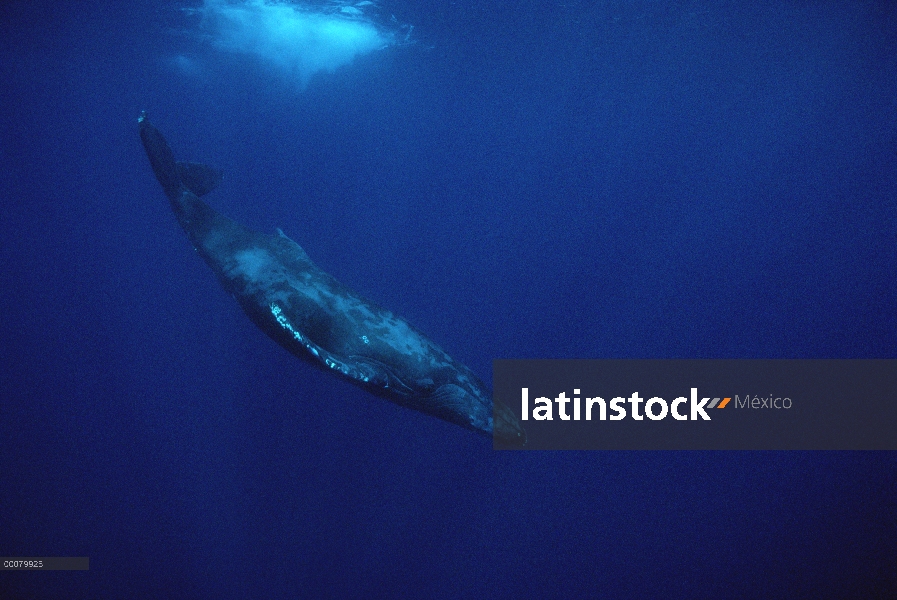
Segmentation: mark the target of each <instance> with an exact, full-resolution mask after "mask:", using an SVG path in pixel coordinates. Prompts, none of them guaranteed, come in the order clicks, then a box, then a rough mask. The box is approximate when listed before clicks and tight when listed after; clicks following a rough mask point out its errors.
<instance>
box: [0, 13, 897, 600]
mask: <svg viewBox="0 0 897 600" xmlns="http://www.w3.org/2000/svg"><path fill="white" fill-rule="evenodd" d="M305 6H306V7H308V6H311V5H305ZM265 7H270V5H268V4H263V3H259V2H248V3H210V4H207V5H205V6H204V7H203V5H201V4H199V3H164V2H149V1H143V2H131V3H127V4H124V3H107V2H83V3H73V4H59V3H50V2H46V1H44V0H38V1H36V2H24V1H11V2H5V3H3V4H2V5H0V28H2V29H0V106H2V109H0V168H2V177H0V198H2V201H0V554H2V555H5V556H89V557H90V561H91V568H90V570H89V571H82V572H52V573H50V572H46V573H19V572H15V573H13V572H5V573H0V598H144V597H166V598H210V597H214V598H253V597H271V598H321V597H332V598H356V597H357V598H371V597H382V598H388V597H414V598H459V597H460V598H519V597H534V598H537V597H589V598H591V597H611V598H628V597H638V598H644V597H665V598H734V597H743V598H754V597H763V598H848V597H853V598H860V597H867V598H891V597H894V596H895V594H897V455H895V453H884V452H878V453H866V452H815V453H814V452H762V453H750V452H678V453H674V452H592V453H574V452H556V453H541V452H515V453H500V452H495V451H493V450H492V449H491V443H490V442H489V440H487V439H486V438H483V437H480V436H477V435H474V434H472V433H470V432H468V431H466V430H463V429H461V428H458V427H456V426H454V425H450V424H447V423H444V422H442V421H438V420H436V419H433V418H431V417H427V416H424V415H421V414H418V413H416V412H412V411H408V410H405V409H402V408H399V407H397V406H395V405H392V404H390V403H388V402H385V401H383V400H380V399H377V398H374V397H371V396H369V395H366V394H365V393H363V392H361V391H360V390H358V389H356V388H354V387H352V386H350V385H348V384H346V383H344V382H342V381H338V380H336V379H333V378H331V377H328V376H326V375H325V374H323V373H321V372H319V371H317V370H314V369H311V368H309V367H308V366H306V365H304V364H302V363H300V362H299V361H297V360H295V359H294V358H293V357H291V356H290V355H288V354H287V353H286V352H284V351H283V350H282V349H281V348H279V347H278V346H276V345H275V344H274V343H273V342H271V341H270V340H269V339H268V338H267V337H265V336H264V335H263V334H262V333H261V332H259V331H258V330H257V329H256V328H255V327H254V326H253V325H252V324H251V323H250V322H249V320H248V319H246V317H245V315H243V313H242V312H241V310H240V308H239V306H238V305H237V304H236V303H235V302H234V301H233V299H231V298H230V297H228V295H227V294H226V293H224V292H223V291H222V289H221V287H220V286H219V284H218V282H217V281H216V280H215V277H214V275H213V274H212V273H211V271H209V269H208V268H207V267H206V266H205V264H203V263H202V261H201V260H200V259H199V258H198V257H197V256H196V254H195V253H194V252H193V251H192V250H191V247H190V245H189V242H188V241H187V239H186V237H185V236H184V234H183V232H182V231H181V230H180V228H179V227H178V226H177V223H176V222H175V220H174V218H173V216H172V214H171V210H170V208H169V206H168V203H167V201H166V200H165V198H164V196H163V194H162V192H161V190H160V188H159V185H158V183H157V182H156V181H155V180H154V178H153V176H152V172H151V170H150V168H149V166H148V165H147V161H146V157H145V155H144V152H143V149H142V147H141V145H140V142H139V139H138V136H137V129H136V119H137V116H138V115H139V113H140V111H141V110H147V111H148V112H149V114H150V116H151V117H152V118H153V120H154V122H155V124H156V125H157V126H158V127H159V128H160V129H161V130H162V131H163V132H165V134H166V136H167V137H168V139H169V141H170V142H171V144H172V146H173V147H174V149H175V152H176V153H177V154H178V156H179V158H183V159H187V160H200V161H205V162H208V163H211V164H215V165H216V166H219V167H221V168H223V169H224V170H225V177H224V180H223V182H222V185H221V186H220V188H219V189H218V190H216V191H215V192H214V193H213V194H211V195H210V196H209V197H208V200H209V202H210V203H211V204H213V205H214V206H215V207H216V208H217V209H218V210H220V211H222V212H223V213H225V214H227V215H228V216H231V217H232V218H234V219H236V220H239V221H240V222H242V223H245V224H247V225H250V226H252V227H254V228H256V229H259V230H262V231H266V232H272V231H273V230H274V228H276V227H280V228H282V229H283V230H284V231H285V232H286V233H287V235H289V236H290V237H292V238H293V239H295V240H296V241H297V242H298V243H300V244H301V245H302V246H303V247H304V248H305V250H306V251H307V252H308V253H309V255H310V256H311V257H312V258H313V259H314V260H315V261H316V262H317V263H318V264H319V265H320V266H322V267H323V268H324V269H325V270H327V271H328V272H330V273H332V274H333V275H334V276H335V277H337V278H338V279H339V280H341V281H343V282H344V283H346V284H348V285H349V286H350V287H352V288H354V289H356V290H358V291H359V292H360V293H361V294H363V295H364V296H366V297H368V298H370V299H372V300H373V301H375V302H377V303H378V304H381V305H384V306H386V307H388V308H389V309H390V310H392V311H394V312H395V313H397V314H400V315H402V316H404V317H405V318H407V319H408V320H409V321H410V322H411V323H414V324H415V325H416V326H417V327H419V328H420V329H421V330H423V331H424V332H426V333H427V334H428V335H429V336H430V337H431V338H432V339H434V340H435V341H436V342H437V343H439V344H440V345H441V346H442V347H444V348H445V349H446V350H447V351H448V352H449V354H451V355H452V356H453V357H455V358H457V359H458V360H460V361H462V362H463V363H465V364H467V365H468V366H470V367H471V368H472V369H473V370H474V371H475V372H476V373H477V374H478V375H480V376H481V377H482V378H483V379H484V380H486V381H487V382H489V381H490V373H491V361H492V360H493V359H495V358H699V357H700V358H704V357H706V358H717V357H719V358H742V357H743V358H760V357H762V358H897V277H895V272H897V9H895V7H894V5H893V3H891V2H886V1H877V2H876V1H863V2H861V1H854V2H840V3H805V2H771V1H769V2H767V1H763V2H756V1H753V2H747V1H735V0H731V1H723V2H698V1H674V2H667V3H656V2H647V1H644V2H642V1H636V0H629V1H622V0H618V1H615V2H582V1H580V0H560V1H558V2H523V3H515V4H483V3H476V2H472V1H470V0H458V1H453V2H439V3H426V2H423V3H421V2H415V3H409V2H405V1H404V0H403V1H397V2H392V3H388V4H387V3H386V2H385V1H384V2H382V3H380V4H379V6H374V7H370V6H369V5H363V6H359V5H358V4H357V3H356V4H352V3H344V4H323V3H321V4H319V5H314V8H315V11H312V10H307V11H306V12H307V13H308V14H312V13H313V14H319V15H320V14H327V15H331V17H332V18H333V19H340V20H341V21H340V22H341V23H354V24H358V25H359V26H361V27H362V29H360V30H356V29H350V30H348V31H347V30H345V29H338V30H337V31H336V33H334V31H333V29H332V28H331V29H328V28H327V27H325V26H324V25H321V24H320V23H317V22H313V21H312V22H309V21H305V20H303V19H304V17H303V18H300V17H297V16H289V15H287V16H284V15H285V14H286V13H271V12H266V11H269V10H272V9H270V8H265ZM328 7H329V8H328ZM283 8H284V7H283V6H282V5H281V6H280V7H279V8H278V9H277V10H281V9H283ZM287 8H289V10H294V8H293V7H292V6H290V7H287ZM341 8H352V9H357V10H358V11H360V14H354V13H351V11H348V12H345V11H344V12H340V16H336V15H334V14H333V11H334V10H337V11H339V10H340V9H341ZM325 9H326V10H330V11H331V12H329V13H328V12H326V10H325ZM228 10H239V11H244V12H242V13H239V14H238V15H237V16H233V15H230V16H229V15H228V13H227V12H226V11H228ZM303 14H304V13H303ZM272 15H273V16H272ZM331 17H328V18H331ZM350 17H351V18H350ZM272 19H273V20H272ZM285 20H286V21H285ZM285 22H286V23H287V24H286V25H284V23H285ZM328 22H331V21H328ZM366 27H370V28H373V29H372V30H369V29H364V28H366ZM371 31H373V32H374V33H371ZM310 57H311V58H310ZM895 396H897V393H895ZM895 400H897V398H895Z"/></svg>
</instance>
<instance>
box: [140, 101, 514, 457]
mask: <svg viewBox="0 0 897 600" xmlns="http://www.w3.org/2000/svg"><path fill="white" fill-rule="evenodd" d="M138 127H139V130H140V139H141V141H142V142H143V147H144V149H145V150H146V155H147V157H148V158H149V162H150V165H151V166H152V169H153V172H154V173H155V175H156V179H157V180H158V181H159V183H160V184H161V185H162V188H163V190H164V191H165V195H166V196H168V199H169V201H170V203H171V208H172V209H173V210H174V214H175V216H176V217H177V220H178V223H180V225H181V227H182V228H183V229H184V231H185V232H186V233H187V237H188V238H190V242H191V243H192V244H193V247H194V248H195V249H196V251H197V252H198V253H199V254H200V255H201V256H202V257H203V259H204V260H205V261H206V263H207V264H208V265H209V266H210V267H211V268H212V270H213V271H214V272H215V274H216V275H217V276H218V279H219V280H220V282H221V285H222V286H223V287H224V289H225V290H226V291H227V292H229V293H230V294H231V295H233V297H234V298H236V300H237V302H239V304H240V306H241V307H242V308H243V311H244V312H245V313H246V315H247V316H248V317H249V318H250V319H251V320H252V321H253V322H254V323H255V324H256V325H257V326H258V327H259V329H261V330H262V331H264V332H265V333H266V334H268V336H270V337H271V338H272V339H273V340H274V341H276V342H277V343H278V344H280V345H281V346H282V347H283V348H285V349H286V350H288V351H289V352H290V353H292V354H293V355H295V356H297V357H299V358H301V359H303V360H304V361H307V362H310V363H311V364H313V365H315V366H317V367H319V368H321V369H323V370H325V371H328V372H330V373H333V374H335V375H337V376H339V377H341V378H343V379H346V380H348V381H350V382H351V383H353V384H355V385H357V386H358V387H360V388H362V389H364V390H367V391H368V392H371V393H373V394H375V395H377V396H380V397H382V398H386V399H387V400H390V401H392V402H395V403H396V404H399V405H401V406H404V407H407V408H412V409H415V410H418V411H420V412H423V413H426V414H428V415H432V416H434V417H438V418H440V419H444V420H446V421H449V422H451V423H455V424H457V425H460V426H462V427H465V428H467V429H471V430H473V431H477V432H480V433H483V434H487V435H494V439H495V440H496V441H498V442H500V443H502V444H503V445H517V446H519V445H522V444H524V443H525V440H526V437H525V434H524V432H523V429H522V428H521V425H520V422H519V421H518V419H517V417H516V415H515V414H514V413H513V412H512V411H511V409H510V408H508V407H507V406H505V405H504V404H502V403H501V402H496V403H495V405H494V407H493V401H492V394H491V393H490V392H489V390H488V389H487V388H486V387H485V385H484V384H483V382H482V381H480V379H479V378H478V377H477V376H476V375H475V374H474V373H473V372H472V371H471V370H470V369H468V368H467V367H466V366H464V365H462V364H461V363H459V362H457V361H455V360H453V359H452V358H451V357H449V356H448V354H446V353H445V352H444V351H443V350H442V349H441V348H440V347H439V346H437V345H436V344H435V343H433V342H431V341H430V340H429V339H428V338H427V337H426V336H424V334H422V333H421V332H420V331H418V330H417V329H416V328H414V327H413V326H412V325H410V324H409V323H408V322H407V321H405V320H404V319H402V318H401V317H398V316H396V315H394V314H393V313H391V312H390V311H388V310H386V309H384V308H381V307H379V306H377V305H375V304H373V303H371V302H368V301H367V300H365V299H364V298H362V297H361V296H359V295H358V294H356V293H355V292H353V291H352V290H350V289H349V288H348V287H346V286H345V285H343V284H341V283H339V282H338V281H337V280H336V279H334V278H333V277H331V276H330V275H328V274H327V273H325V272H324V271H323V270H321V269H320V268H319V267H318V266H317V265H316V264H315V263H313V262H312V261H311V259H310V258H309V257H308V254H306V253H305V251H304V250H303V249H302V248H301V247H300V246H299V244H297V243H296V242H294V241H293V240H291V239H290V238H288V237H287V236H286V235H284V233H283V232H282V231H280V230H278V231H277V233H276V234H275V235H266V234H262V233H259V232H256V231H253V230H251V229H248V228H246V227H243V226H242V225H240V224H239V223H237V222H235V221H233V220H231V219H229V218H227V217H225V216H224V215H222V214H221V213H219V212H217V211H216V210H214V209H213V208H212V207H211V206H209V205H208V204H207V203H206V202H205V201H203V200H201V199H200V196H204V195H205V194H207V193H209V192H210V191H212V189H213V188H215V187H216V186H217V185H218V183H219V182H220V181H221V172H220V171H218V170H216V169H213V168H211V167H208V166H205V165H202V164H199V163H189V162H177V161H175V158H174V153H173V152H172V150H171V148H170V147H169V145H168V143H167V142H166V141H165V138H164V137H163V136H162V134H161V132H159V130H158V129H156V128H155V127H154V126H153V125H152V124H151V123H150V121H149V119H148V118H147V116H146V112H144V113H142V114H141V115H140V118H139V119H138ZM493 408H494V410H493Z"/></svg>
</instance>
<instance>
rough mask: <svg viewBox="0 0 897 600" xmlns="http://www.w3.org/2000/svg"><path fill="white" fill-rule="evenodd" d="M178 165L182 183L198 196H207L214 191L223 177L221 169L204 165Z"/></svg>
mask: <svg viewBox="0 0 897 600" xmlns="http://www.w3.org/2000/svg"><path fill="white" fill-rule="evenodd" d="M177 165H178V177H180V178H181V183H183V184H184V186H185V187H186V188H187V189H188V190H190V191H191V192H193V193H194V194H196V195H197V196H205V195H206V194H208V193H209V192H211V191H212V190H214V189H215V187H216V186H217V185H218V184H219V183H220V182H221V177H222V176H223V173H222V171H221V169H216V168H214V167H210V166H208V165H204V164H202V163H195V162H186V161H179V162H178V163H177Z"/></svg>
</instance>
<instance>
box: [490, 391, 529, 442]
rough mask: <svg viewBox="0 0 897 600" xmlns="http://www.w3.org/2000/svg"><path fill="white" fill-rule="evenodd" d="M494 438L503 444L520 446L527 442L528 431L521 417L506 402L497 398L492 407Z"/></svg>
mask: <svg viewBox="0 0 897 600" xmlns="http://www.w3.org/2000/svg"><path fill="white" fill-rule="evenodd" d="M492 421H493V439H494V440H495V441H496V442H498V443H499V444H501V445H502V446H507V447H514V448H520V447H522V446H524V445H525V444H526V431H524V429H523V426H522V425H521V424H520V419H518V418H517V415H515V414H514V411H512V410H511V409H510V408H509V407H508V406H507V405H506V404H504V403H503V402H501V401H500V400H495V405H494V407H493V409H492Z"/></svg>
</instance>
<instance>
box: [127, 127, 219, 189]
mask: <svg viewBox="0 0 897 600" xmlns="http://www.w3.org/2000/svg"><path fill="white" fill-rule="evenodd" d="M137 123H139V126H140V139H141V141H142V142H143V148H144V149H145V150H146V155H147V157H149V161H150V164H151V165H152V167H153V173H155V174H156V179H158V180H159V183H160V184H162V189H164V190H165V195H166V196H168V197H169V198H177V197H178V196H180V195H181V192H182V191H183V188H187V189H188V190H190V191H191V192H193V193H194V194H196V195H197V196H204V195H206V194H208V193H209V192H211V191H212V190H213V189H215V187H216V186H217V185H218V183H219V182H220V181H221V176H222V173H221V170H220V169H215V168H213V167H210V166H207V165H203V164H200V163H194V162H175V160H174V153H173V152H172V151H171V147H169V145H168V142H166V141H165V138H164V137H163V136H162V134H161V133H160V132H159V130H158V129H156V128H155V127H154V126H153V124H152V123H150V122H149V119H148V118H147V116H146V111H143V112H142V113H140V117H139V118H138V119H137Z"/></svg>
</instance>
